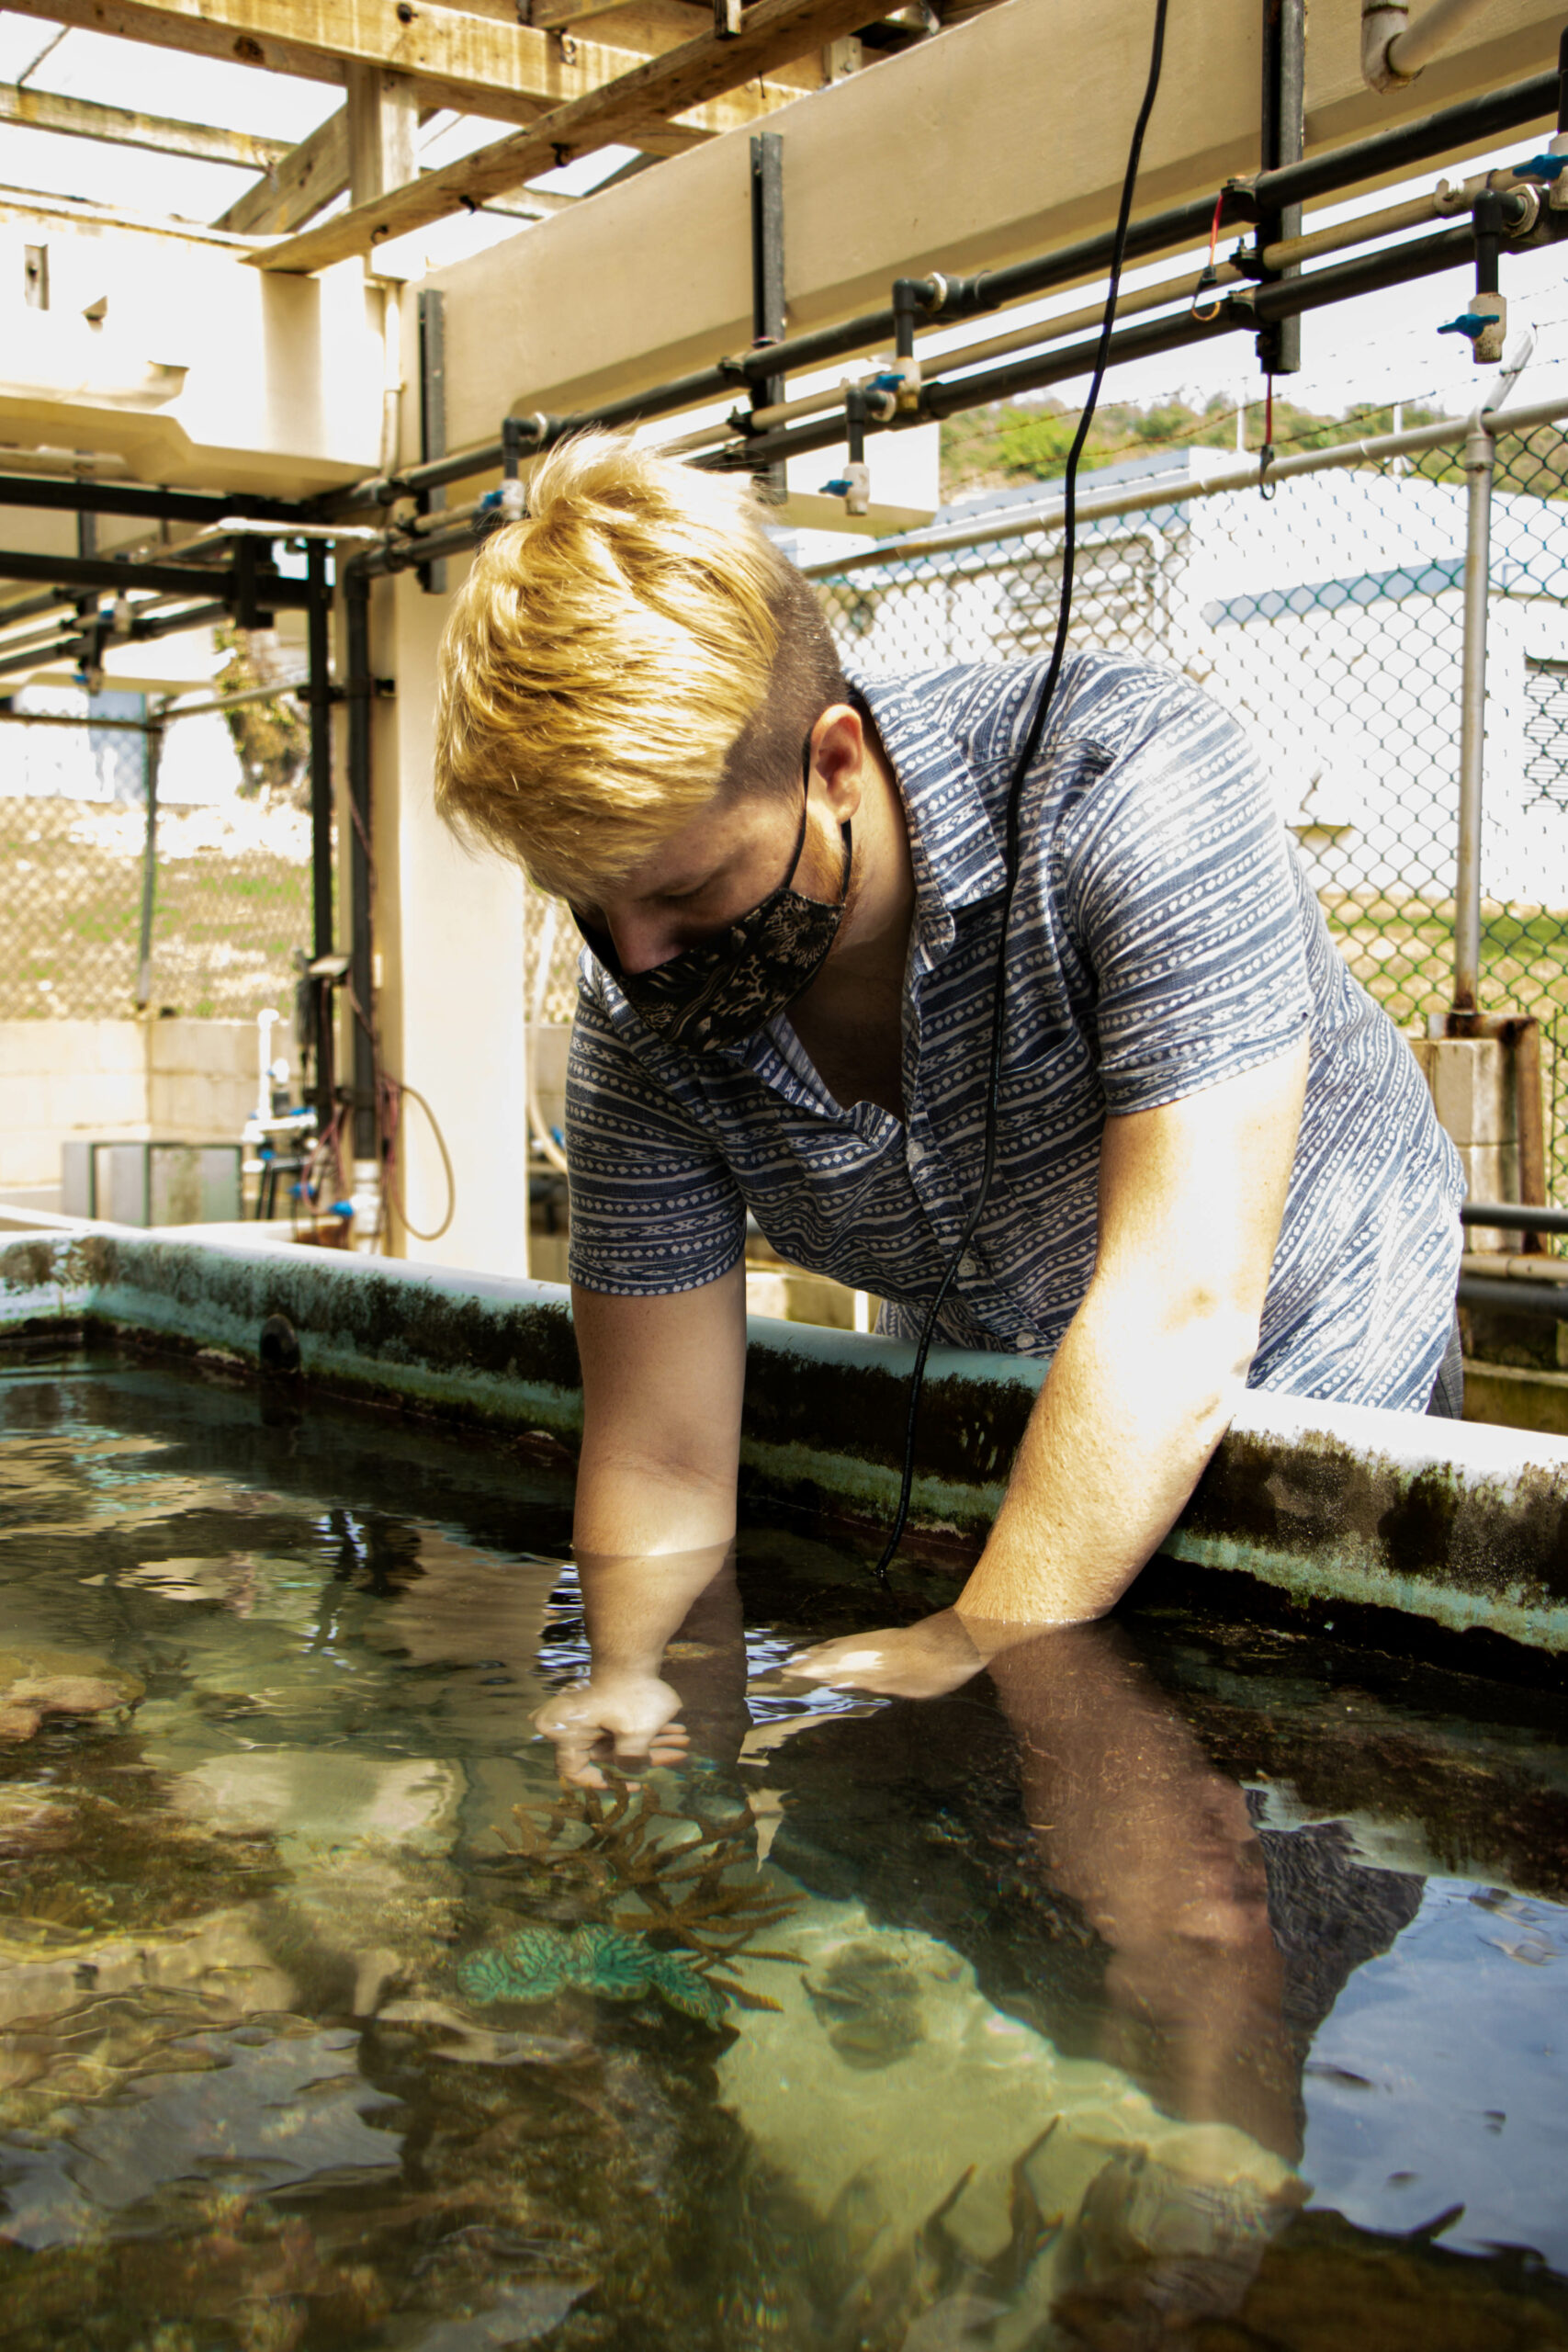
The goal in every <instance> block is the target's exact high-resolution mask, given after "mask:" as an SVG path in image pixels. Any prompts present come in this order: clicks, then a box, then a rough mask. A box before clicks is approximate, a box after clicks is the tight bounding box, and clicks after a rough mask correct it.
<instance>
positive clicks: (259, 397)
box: [0, 190, 532, 497]
mask: <svg viewBox="0 0 1568 2352" xmlns="http://www.w3.org/2000/svg"><path fill="white" fill-rule="evenodd" d="M530 233H532V232H530ZM29 245H32V246H36V245H47V247H48V249H49V275H50V300H51V308H50V309H49V310H48V311H36V310H33V309H30V308H28V306H27V304H26V302H25V300H24V273H23V255H24V250H25V248H26V247H28V246H29ZM243 250H245V249H244V248H242V247H241V246H240V245H239V244H238V243H237V241H236V240H235V239H233V238H231V237H227V236H225V235H224V234H223V233H222V232H220V231H218V230H213V229H199V230H197V229H190V228H186V229H184V230H176V229H175V228H173V227H171V225H170V224H168V223H166V222H164V223H156V222H153V221H151V220H148V221H137V220H133V219H132V218H130V217H128V216H123V215H119V216H117V215H115V214H113V213H111V212H109V211H107V209H106V208H103V207H100V206H94V205H87V204H83V203H80V202H77V201H74V200H73V199H70V198H63V197H35V196H25V195H22V194H19V193H17V192H7V191H5V190H0V353H3V354H4V365H3V367H0V378H3V379H4V381H3V382H0V439H4V440H6V441H7V442H11V443H15V444H16V445H17V446H18V447H22V448H28V447H37V446H39V445H40V444H48V445H50V446H51V447H56V448H60V447H65V448H70V449H76V450H84V451H85V450H90V451H93V452H95V453H98V454H102V453H105V452H113V453H116V454H118V455H119V456H121V457H123V458H124V459H125V461H126V463H127V464H128V465H129V466H130V468H131V469H132V472H133V474H134V475H135V476H136V478H137V479H139V480H141V481H156V482H167V483H171V484H192V485H200V486H202V487H206V488H211V489H219V488H221V489H223V490H225V491H228V492H237V493H243V492H247V491H257V492H274V493H275V494H277V495H281V496H284V497H304V496H308V495H310V492H313V491H317V490H324V489H327V488H330V487H331V486H333V484H334V483H339V482H342V481H352V480H355V479H358V478H359V477H361V476H363V475H364V474H366V473H370V472H374V471H375V470H376V469H377V467H378V465H379V464H380V463H381V462H382V458H383V454H384V453H383V449H382V419H383V406H384V392H385V385H386V375H387V366H386V345H385V333H384V320H383V296H382V291H381V288H379V287H369V286H367V285H366V284H365V283H364V280H363V273H362V271H361V270H360V269H359V267H358V265H357V264H355V265H354V266H353V267H352V269H350V270H345V271H344V272H343V273H341V274H338V275H335V276H333V277H328V278H323V279H321V280H319V281H306V280H295V279H289V278H282V279H271V278H267V277H263V276H262V275H261V274H260V273H259V272H258V271H256V270H254V269H252V268H250V267H248V266H246V265H245V263H244V261H243V260H242V259H241V258H240V254H241V253H242V251H243ZM105 302H107V312H106V314H105V315H104V318H103V323H102V325H101V327H98V328H94V327H92V326H90V325H89V324H88V323H87V322H86V319H85V316H84V313H85V311H89V310H92V311H95V312H96V311H97V308H98V305H99V304H100V303H105Z"/></svg>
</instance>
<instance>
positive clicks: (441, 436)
mask: <svg viewBox="0 0 1568 2352" xmlns="http://www.w3.org/2000/svg"><path fill="white" fill-rule="evenodd" d="M445 456H446V296H445V295H444V294H442V293H440V292H438V291H437V290H436V289H435V288H434V287H431V288H422V289H421V292H420V297H419V458H420V463H421V464H422V465H425V466H428V465H431V464H433V463H434V461H435V459H437V458H444V457H445ZM445 505H446V491H445V490H443V489H442V488H440V487H439V485H438V486H437V487H436V488H434V489H433V490H422V491H421V492H420V494H419V511H420V513H421V514H422V515H435V514H439V512H440V511H441V509H442V507H444V506H445ZM418 578H419V584H420V586H421V587H422V588H423V591H424V593H425V594H426V595H427V596H445V594H446V564H445V562H436V563H422V564H421V565H420V566H419V568H418Z"/></svg>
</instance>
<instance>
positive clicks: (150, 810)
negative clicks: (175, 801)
mask: <svg viewBox="0 0 1568 2352" xmlns="http://www.w3.org/2000/svg"><path fill="white" fill-rule="evenodd" d="M163 756H164V726H163V721H162V720H161V719H156V718H155V719H152V720H151V721H150V722H149V723H148V726H147V728H146V730H145V732H144V733H143V735H142V738H141V783H142V790H143V792H144V794H145V796H146V800H147V830H146V831H145V833H144V834H143V835H142V842H141V936H140V938H139V940H138V942H137V947H136V1010H137V1011H138V1012H145V1011H146V1009H147V1007H148V1005H149V1004H151V1002H152V912H153V908H154V906H155V904H156V899H157V889H158V763H159V761H160V760H161V759H162V758H163Z"/></svg>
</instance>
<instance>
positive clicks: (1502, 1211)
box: [1459, 1201, 1568, 1233]
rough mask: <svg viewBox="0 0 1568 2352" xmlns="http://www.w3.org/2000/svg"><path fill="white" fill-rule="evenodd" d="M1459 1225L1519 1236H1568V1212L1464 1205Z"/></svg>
mask: <svg viewBox="0 0 1568 2352" xmlns="http://www.w3.org/2000/svg"><path fill="white" fill-rule="evenodd" d="M1459 1221H1460V1223H1461V1225H1484V1226H1490V1227H1494V1228H1496V1227H1505V1228H1508V1229H1511V1230H1514V1231H1517V1232H1519V1233H1568V1209H1558V1208H1547V1207H1543V1206H1542V1205H1541V1204H1540V1203H1533V1204H1522V1203H1520V1202H1518V1201H1464V1202H1461V1204H1460V1213H1459Z"/></svg>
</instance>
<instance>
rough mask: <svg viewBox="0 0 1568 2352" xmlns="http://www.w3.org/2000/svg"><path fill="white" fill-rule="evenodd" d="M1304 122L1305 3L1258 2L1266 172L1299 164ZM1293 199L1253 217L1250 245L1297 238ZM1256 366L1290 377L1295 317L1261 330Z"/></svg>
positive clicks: (1295, 351)
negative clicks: (1253, 239)
mask: <svg viewBox="0 0 1568 2352" xmlns="http://www.w3.org/2000/svg"><path fill="white" fill-rule="evenodd" d="M1305 122H1306V0H1263V106H1262V133H1263V136H1262V141H1261V147H1262V153H1260V155H1259V156H1258V163H1259V164H1260V165H1261V166H1262V168H1263V170H1264V171H1266V172H1275V171H1280V170H1284V169H1288V168H1289V167H1290V166H1291V165H1292V164H1299V163H1300V162H1301V160H1302V153H1303V144H1304V133H1305ZM1301 226H1302V208H1301V203H1300V200H1299V199H1298V200H1297V201H1296V202H1295V203H1293V204H1288V205H1285V206H1283V207H1280V208H1279V209H1275V210H1273V211H1270V212H1266V213H1259V215H1258V234H1257V239H1256V242H1257V243H1258V244H1259V245H1262V246H1268V245H1269V244H1279V243H1283V242H1285V241H1287V240H1289V239H1291V238H1293V237H1297V236H1299V235H1300V233H1301ZM1264 267H1265V270H1266V272H1269V273H1271V274H1273V275H1276V276H1277V275H1280V273H1281V272H1283V273H1284V274H1286V275H1289V274H1291V273H1292V272H1293V271H1294V269H1295V267H1296V264H1295V263H1294V262H1286V263H1283V264H1280V263H1266V264H1265V265H1264ZM1301 364H1302V329H1301V319H1300V316H1299V314H1298V315H1296V316H1294V317H1290V318H1283V319H1276V320H1274V321H1272V322H1269V323H1268V324H1266V325H1265V326H1264V327H1263V329H1262V331H1261V333H1260V334H1259V335H1258V366H1259V367H1260V368H1262V369H1263V371H1264V373H1265V374H1266V375H1273V376H1293V375H1295V374H1297V373H1298V372H1299V370H1300V368H1301Z"/></svg>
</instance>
